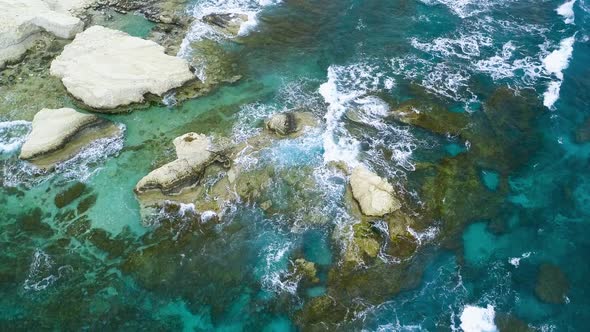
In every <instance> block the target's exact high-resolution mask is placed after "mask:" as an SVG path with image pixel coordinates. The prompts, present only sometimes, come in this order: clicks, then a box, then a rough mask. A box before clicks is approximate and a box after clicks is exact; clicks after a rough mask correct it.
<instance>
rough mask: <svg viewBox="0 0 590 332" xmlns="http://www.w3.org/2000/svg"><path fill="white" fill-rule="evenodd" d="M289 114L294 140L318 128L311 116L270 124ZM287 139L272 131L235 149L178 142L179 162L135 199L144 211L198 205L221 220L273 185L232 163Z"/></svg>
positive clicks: (140, 187)
mask: <svg viewBox="0 0 590 332" xmlns="http://www.w3.org/2000/svg"><path fill="white" fill-rule="evenodd" d="M285 114H289V115H288V116H289V117H292V118H293V119H295V120H294V124H293V128H291V129H290V131H289V134H290V135H298V134H301V132H302V131H303V130H304V128H305V127H307V126H309V125H315V124H316V123H317V121H316V120H315V118H313V115H311V114H310V113H303V112H298V111H295V112H287V113H281V114H278V115H275V116H273V117H271V118H270V119H269V120H268V122H272V121H273V119H275V118H276V117H283V116H285ZM282 137H283V136H282V135H281V134H278V133H276V132H275V131H274V130H273V129H269V130H268V131H266V132H263V133H262V134H261V135H259V136H255V137H253V138H251V139H250V140H249V141H248V142H244V143H240V144H235V145H233V144H230V143H227V142H226V140H223V139H213V138H212V137H207V136H205V135H202V134H197V133H187V134H184V135H182V136H179V137H177V138H175V139H174V140H173V144H174V147H175V149H176V159H175V160H173V161H171V162H169V163H166V164H164V165H162V166H160V167H158V168H156V169H155V170H153V171H152V172H150V173H149V174H148V175H146V176H145V177H143V178H142V179H141V180H140V181H139V182H138V183H137V185H136V187H135V193H136V194H137V196H138V198H139V200H140V202H141V204H142V206H143V207H145V208H150V207H162V206H169V205H170V202H171V201H174V202H178V203H179V204H181V203H182V204H194V205H195V207H196V208H197V210H198V211H209V212H211V213H216V214H221V213H222V212H223V209H224V207H225V205H226V204H227V203H229V202H232V201H235V200H236V199H242V200H246V201H250V200H255V199H258V198H260V197H261V193H262V192H263V191H264V190H265V189H266V188H267V186H268V182H269V177H270V173H268V172H266V171H265V170H262V171H261V172H258V173H255V172H246V171H244V170H243V169H242V168H241V167H240V165H236V164H235V163H233V160H235V159H236V158H237V156H238V155H239V154H240V153H241V152H242V150H243V149H244V148H245V147H246V146H248V147H255V148H256V149H258V150H260V149H262V148H263V147H265V146H268V145H269V144H270V143H271V142H272V140H273V138H282ZM260 205H261V207H262V208H263V209H264V210H268V209H269V208H270V207H271V206H272V202H271V201H263V202H261V203H260Z"/></svg>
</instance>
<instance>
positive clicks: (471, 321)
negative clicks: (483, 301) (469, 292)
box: [460, 304, 498, 332]
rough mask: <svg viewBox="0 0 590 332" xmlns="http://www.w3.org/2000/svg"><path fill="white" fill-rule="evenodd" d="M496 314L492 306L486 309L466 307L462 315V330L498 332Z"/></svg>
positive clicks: (465, 331)
mask: <svg viewBox="0 0 590 332" xmlns="http://www.w3.org/2000/svg"><path fill="white" fill-rule="evenodd" d="M495 316H496V312H495V310H494V307H493V306H492V305H490V304H488V306H487V307H486V308H481V307H477V306H472V305H466V306H465V307H464V308H463V312H462V313H461V318H460V319H461V329H462V330H463V331H464V332H496V331H498V328H497V327H496V325H495V324H494V317H495Z"/></svg>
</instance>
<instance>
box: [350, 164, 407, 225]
mask: <svg viewBox="0 0 590 332" xmlns="http://www.w3.org/2000/svg"><path fill="white" fill-rule="evenodd" d="M350 186H351V187H352V195H353V197H354V199H355V200H356V201H357V202H358V203H359V205H360V207H361V211H362V212H363V214H365V215H367V216H375V217H380V216H383V215H385V214H388V213H391V212H394V211H396V210H399V208H400V207H401V203H400V202H399V200H398V199H397V198H395V196H394V194H395V192H394V190H393V186H392V185H391V184H389V183H388V182H387V181H386V180H385V179H382V178H381V177H379V176H378V175H377V174H375V173H373V172H371V171H369V170H368V169H367V168H366V167H364V166H357V167H355V168H354V169H353V170H352V175H351V176H350Z"/></svg>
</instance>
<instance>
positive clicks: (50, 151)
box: [20, 108, 120, 167]
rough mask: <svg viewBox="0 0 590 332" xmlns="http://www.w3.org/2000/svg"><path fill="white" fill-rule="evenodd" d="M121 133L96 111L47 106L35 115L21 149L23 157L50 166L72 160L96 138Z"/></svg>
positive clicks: (41, 165)
mask: <svg viewBox="0 0 590 332" xmlns="http://www.w3.org/2000/svg"><path fill="white" fill-rule="evenodd" d="M119 132H120V129H119V128H118V127H117V126H115V125H114V124H113V123H111V122H109V121H107V120H104V119H101V118H99V117H98V116H96V115H93V114H84V113H80V112H78V111H76V110H74V109H71V108H59V109H48V108H44V109H42V110H41V111H39V112H38V113H37V114H36V115H35V117H34V118H33V130H32V131H31V133H30V134H29V136H28V137H27V140H26V141H25V143H24V144H23V146H22V148H21V153H20V158H21V159H24V160H31V161H33V162H34V163H35V164H37V165H38V166H40V167H49V166H51V165H53V164H55V163H57V162H60V161H63V160H66V159H69V158H70V157H71V156H72V155H73V154H75V153H77V152H78V151H79V150H80V149H82V148H83V147H85V146H86V145H87V144H89V143H91V142H92V141H93V140H95V139H98V138H102V137H107V136H113V135H115V134H117V133H119Z"/></svg>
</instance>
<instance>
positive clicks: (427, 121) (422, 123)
mask: <svg viewBox="0 0 590 332" xmlns="http://www.w3.org/2000/svg"><path fill="white" fill-rule="evenodd" d="M391 114H392V116H393V117H394V118H395V119H396V120H398V121H400V122H402V123H406V124H409V125H413V126H416V127H420V128H422V129H426V130H428V131H430V132H433V133H435V134H440V135H446V134H452V135H457V134H459V133H461V132H462V131H463V130H464V129H465V128H466V127H467V125H468V123H469V118H468V116H467V115H466V114H465V113H458V112H451V111H448V110H446V109H445V108H443V107H441V106H438V105H437V104H434V103H429V102H419V101H417V100H410V101H407V102H405V103H403V104H402V105H400V107H398V108H396V109H395V110H393V111H392V113H391Z"/></svg>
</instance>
